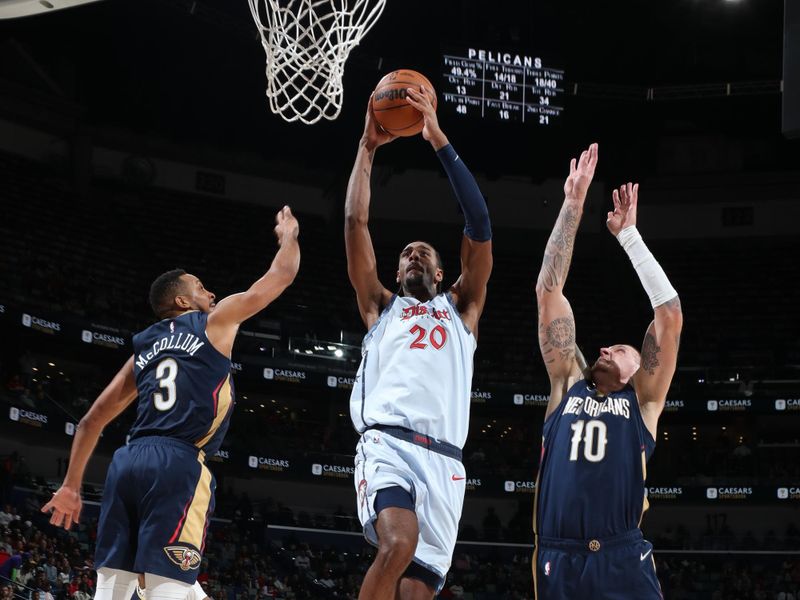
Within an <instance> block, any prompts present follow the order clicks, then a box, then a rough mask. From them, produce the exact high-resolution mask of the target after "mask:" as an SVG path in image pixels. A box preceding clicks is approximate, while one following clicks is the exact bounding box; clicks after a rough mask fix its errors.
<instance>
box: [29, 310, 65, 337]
mask: <svg viewBox="0 0 800 600" xmlns="http://www.w3.org/2000/svg"><path fill="white" fill-rule="evenodd" d="M22 325H23V326H24V327H30V328H31V329H35V330H36V331H41V332H42V333H50V334H52V333H56V332H58V331H61V323H58V322H57V321H48V320H47V319H42V318H41V317H37V316H34V315H29V314H27V313H23V314H22Z"/></svg>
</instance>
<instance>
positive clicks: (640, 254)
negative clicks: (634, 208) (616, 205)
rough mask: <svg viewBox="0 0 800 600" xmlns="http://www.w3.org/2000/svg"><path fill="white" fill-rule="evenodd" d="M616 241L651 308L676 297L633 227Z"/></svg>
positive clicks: (662, 270)
mask: <svg viewBox="0 0 800 600" xmlns="http://www.w3.org/2000/svg"><path fill="white" fill-rule="evenodd" d="M617 240H618V241H619V243H620V245H621V246H622V248H623V249H624V250H625V252H626V253H627V254H628V258H630V259H631V263H632V264H633V268H634V269H636V274H637V275H639V281H641V282H642V287H644V291H645V292H647V296H648V297H649V298H650V304H651V306H652V307H653V308H655V307H657V306H661V305H662V304H664V303H665V302H667V301H668V300H672V299H673V298H675V297H676V296H677V295H678V292H676V291H675V288H674V287H672V284H671V283H670V282H669V279H667V274H666V273H664V269H662V268H661V265H660V264H658V261H657V260H656V259H655V257H654V256H653V253H652V252H650V250H649V249H648V248H647V245H646V244H645V243H644V240H642V236H641V234H640V233H639V231H638V230H637V229H636V226H635V225H632V226H630V227H626V228H625V229H623V230H622V231H620V232H619V235H618V236H617Z"/></svg>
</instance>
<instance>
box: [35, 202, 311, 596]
mask: <svg viewBox="0 0 800 600" xmlns="http://www.w3.org/2000/svg"><path fill="white" fill-rule="evenodd" d="M298 231H299V227H298V224H297V220H296V219H295V218H294V216H293V215H292V213H291V210H290V209H289V207H284V208H283V209H282V210H281V211H280V212H279V213H278V214H277V216H276V226H275V234H276V236H277V238H278V243H279V245H280V248H279V250H278V252H277V253H276V255H275V257H274V259H273V261H272V265H271V266H270V268H269V270H268V271H267V272H266V274H264V275H263V276H262V277H261V278H260V279H259V280H258V281H256V282H255V283H253V285H252V286H251V287H250V288H249V289H248V290H247V291H246V292H242V293H239V294H234V295H231V296H228V297H227V298H225V299H223V300H221V301H220V302H219V303H218V304H216V303H215V302H214V299H215V297H214V294H212V293H211V292H209V291H207V290H206V289H205V288H204V287H203V284H202V283H201V282H200V280H199V279H198V278H197V277H195V276H194V275H190V274H188V273H186V272H185V271H183V270H181V269H174V270H172V271H168V272H166V273H164V274H162V275H160V276H159V277H158V278H157V279H156V280H155V281H154V282H153V285H152V286H151V288H150V304H151V307H152V309H153V312H154V313H155V314H156V316H157V317H158V318H159V319H160V321H159V322H158V323H155V324H154V325H151V326H150V327H148V328H147V329H145V330H144V331H142V332H140V333H138V334H136V335H135V336H134V337H133V351H134V354H133V356H132V357H131V358H130V359H128V361H127V362H126V363H125V366H123V367H122V369H121V370H120V372H119V373H118V374H117V375H116V376H115V377H114V379H113V380H112V381H111V383H110V384H109V385H108V387H106V389H105V390H104V391H103V392H102V393H101V394H100V396H99V397H98V398H97V400H96V401H95V402H94V404H93V405H92V407H91V408H90V409H89V411H88V412H87V413H86V415H85V416H84V417H83V418H82V419H81V421H80V423H79V424H78V428H77V430H76V433H75V440H74V441H73V444H72V452H71V455H70V463H69V468H68V470H67V474H66V477H65V479H64V483H63V485H62V486H61V488H59V490H58V491H57V492H56V493H55V494H54V495H53V498H52V499H51V500H50V501H49V502H48V503H47V504H46V505H45V506H44V507H43V508H42V512H49V511H52V516H51V518H50V522H51V523H52V524H53V525H56V526H62V525H63V526H64V528H66V529H69V528H70V526H71V524H72V523H73V522H76V523H77V522H78V519H79V518H80V511H81V499H80V487H81V483H82V481H83V473H84V470H85V468H86V464H87V462H88V460H89V457H90V456H91V454H92V452H93V450H94V447H95V445H96V444H97V440H98V439H99V437H100V434H101V433H102V431H103V428H104V427H105V426H106V425H107V424H108V423H109V422H110V421H111V420H112V419H114V418H115V417H116V416H118V415H119V414H120V413H121V412H122V411H123V410H124V409H125V408H126V407H127V406H128V405H130V404H131V402H133V400H134V399H136V398H137V396H138V398H139V402H138V405H137V414H136V420H135V422H134V424H133V427H132V428H131V431H130V436H129V443H128V444H127V445H126V446H123V447H122V448H120V449H119V450H117V451H116V453H115V454H114V459H113V460H112V462H111V466H110V467H109V470H108V475H107V478H106V484H105V488H104V490H103V503H102V507H101V510H100V520H99V523H98V531H97V541H96V555H95V566H96V568H97V592H96V594H95V599H97V600H129V599H130V597H131V595H132V594H133V592H134V588H135V586H136V583H137V577H138V574H143V575H144V578H145V582H146V584H147V595H148V598H150V599H151V600H175V599H179V600H182V599H185V598H187V597H189V596H188V595H189V593H190V592H191V590H192V584H193V583H195V581H196V579H197V573H198V568H199V566H200V563H201V560H202V555H203V546H204V542H205V535H206V528H207V526H208V521H209V518H210V516H211V513H212V511H213V509H214V487H215V483H214V477H213V475H212V474H211V472H210V471H209V470H208V468H207V467H206V465H205V457H206V456H207V455H208V454H213V453H215V452H216V451H217V450H218V449H219V447H220V444H221V443H222V439H223V437H224V436H225V432H226V431H227V429H228V423H229V421H230V416H231V413H232V410H233V401H234V392H233V382H232V380H231V373H230V371H231V359H230V356H231V350H232V348H233V342H234V339H235V337H236V333H237V332H238V330H239V325H240V324H241V323H242V322H243V321H244V320H246V319H248V318H250V317H251V316H253V315H255V314H256V313H258V312H260V311H261V310H263V309H264V308H266V306H267V305H269V304H270V303H271V302H272V301H273V300H274V299H275V298H277V297H278V296H279V295H280V294H281V293H282V292H283V290H285V289H286V288H287V287H288V286H289V285H290V284H291V283H292V281H294V278H295V276H296V275H297V270H298V268H299V265H300V249H299V247H298V244H297V235H298Z"/></svg>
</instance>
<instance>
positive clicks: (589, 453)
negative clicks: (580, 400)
mask: <svg viewBox="0 0 800 600" xmlns="http://www.w3.org/2000/svg"><path fill="white" fill-rule="evenodd" d="M570 427H571V428H572V431H573V433H572V439H571V440H570V451H569V459H570V460H578V452H579V447H580V445H581V442H583V457H584V458H585V459H586V460H588V461H589V462H600V461H601V460H603V459H604V458H605V456H606V444H607V443H608V438H606V433H607V431H608V428H607V427H606V424H605V423H603V422H602V421H598V420H596V419H593V420H591V421H575V422H574V423H573V424H572V425H570Z"/></svg>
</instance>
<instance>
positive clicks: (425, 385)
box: [350, 293, 476, 448]
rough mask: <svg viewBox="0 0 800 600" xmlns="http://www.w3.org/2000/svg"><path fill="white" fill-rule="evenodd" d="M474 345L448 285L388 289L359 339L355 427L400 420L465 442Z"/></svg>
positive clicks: (448, 439)
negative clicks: (425, 297)
mask: <svg viewBox="0 0 800 600" xmlns="http://www.w3.org/2000/svg"><path fill="white" fill-rule="evenodd" d="M475 348H476V343H475V336H474V335H472V333H471V332H470V331H469V330H468V329H467V327H466V325H464V323H463V321H461V317H460V315H459V314H458V311H457V310H456V308H455V306H454V305H453V303H452V297H451V296H450V294H449V293H446V294H444V293H442V294H438V295H437V296H436V297H434V298H433V299H431V300H429V301H428V302H420V301H418V300H417V299H416V298H413V297H408V296H393V297H392V300H391V301H390V302H389V304H388V306H387V307H386V308H385V309H384V311H383V313H381V316H380V318H379V319H378V321H377V322H376V323H375V324H374V325H373V326H372V328H371V329H370V330H369V331H368V332H367V335H366V336H365V337H364V342H363V345H362V347H361V366H360V367H359V369H358V375H357V377H356V381H355V384H354V385H353V392H352V395H351V396H350V418H351V419H352V420H353V425H354V426H355V428H356V430H357V431H358V432H359V433H363V432H364V431H365V430H366V429H368V428H369V427H372V426H374V425H394V426H400V427H406V428H407V429H412V430H414V431H416V432H418V433H422V434H425V435H428V436H430V437H432V438H435V439H437V440H440V441H444V442H449V443H450V444H453V445H454V446H458V447H459V448H463V447H464V443H465V442H466V440H467V432H468V429H469V406H470V394H471V385H472V355H473V354H474V353H475Z"/></svg>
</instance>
